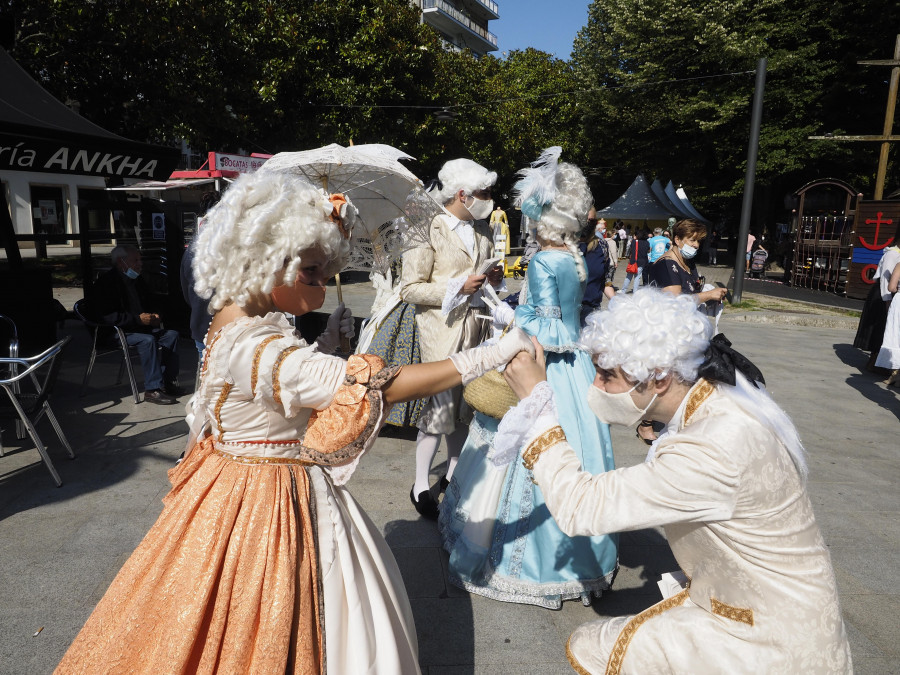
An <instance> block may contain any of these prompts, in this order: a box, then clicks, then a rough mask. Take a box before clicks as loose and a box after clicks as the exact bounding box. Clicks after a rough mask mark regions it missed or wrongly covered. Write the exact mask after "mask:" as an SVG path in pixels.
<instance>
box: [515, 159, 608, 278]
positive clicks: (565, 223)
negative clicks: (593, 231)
mask: <svg viewBox="0 0 900 675" xmlns="http://www.w3.org/2000/svg"><path fill="white" fill-rule="evenodd" d="M561 153H562V148H560V147H559V146H554V147H552V148H547V149H546V150H544V152H543V153H541V156H540V157H539V158H538V159H537V161H535V162H534V163H533V164H532V165H531V167H529V168H526V169H523V170H521V171H520V172H519V175H520V176H522V179H521V180H520V181H519V182H517V183H516V184H515V186H514V187H513V190H514V192H515V193H516V198H515V204H516V206H518V207H520V208H521V209H522V212H523V213H525V214H526V215H527V216H528V217H529V218H531V219H532V220H534V221H536V222H537V234H538V236H539V237H540V238H541V239H543V240H544V241H547V242H550V243H553V244H565V246H566V247H567V248H568V249H569V250H570V251H571V252H572V255H573V256H574V258H575V265H576V267H577V270H578V278H579V279H580V280H581V281H584V280H585V279H587V269H586V268H585V265H584V259H583V258H582V256H581V253H580V252H579V250H578V238H579V235H580V234H581V231H582V230H583V229H584V228H585V226H586V225H587V220H588V212H589V211H590V210H591V207H592V206H593V204H594V196H593V195H592V194H591V189H590V187H589V186H588V182H587V179H586V178H585V177H584V174H583V173H582V172H581V169H579V168H578V167H577V166H575V165H574V164H569V163H568V162H560V161H559V157H560V154H561Z"/></svg>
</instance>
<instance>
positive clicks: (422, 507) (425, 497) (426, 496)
mask: <svg viewBox="0 0 900 675" xmlns="http://www.w3.org/2000/svg"><path fill="white" fill-rule="evenodd" d="M409 501H411V502H412V504H413V506H415V507H416V511H418V512H419V515H420V516H422V517H423V518H427V519H428V520H437V519H438V503H437V502H436V501H435V499H434V497H433V496H432V495H431V490H423V491H422V492H420V493H419V498H418V499H416V497H415V495H414V494H413V491H412V489H410V491H409Z"/></svg>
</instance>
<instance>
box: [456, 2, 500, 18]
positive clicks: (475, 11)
mask: <svg viewBox="0 0 900 675" xmlns="http://www.w3.org/2000/svg"><path fill="white" fill-rule="evenodd" d="M463 4H464V5H465V6H466V8H467V9H468V10H469V11H470V13H471V14H472V16H475V17H477V18H479V19H486V20H488V21H493V20H495V19H499V18H500V8H499V7H498V6H497V3H496V2H494V0H463Z"/></svg>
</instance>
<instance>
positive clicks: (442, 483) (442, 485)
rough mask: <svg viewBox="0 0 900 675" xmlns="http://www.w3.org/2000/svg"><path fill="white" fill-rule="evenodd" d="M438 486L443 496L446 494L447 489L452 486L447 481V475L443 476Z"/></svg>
mask: <svg viewBox="0 0 900 675" xmlns="http://www.w3.org/2000/svg"><path fill="white" fill-rule="evenodd" d="M438 486H439V487H438V490H439V491H440V493H441V494H444V492H446V491H447V488H448V487H449V486H450V481H449V480H447V474H444V475H443V476H441V479H440V480H439V481H438ZM432 489H433V488H432Z"/></svg>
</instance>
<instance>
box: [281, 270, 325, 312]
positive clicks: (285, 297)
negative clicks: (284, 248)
mask: <svg viewBox="0 0 900 675" xmlns="http://www.w3.org/2000/svg"><path fill="white" fill-rule="evenodd" d="M272 302H274V303H275V307H277V308H278V309H280V310H281V311H282V312H287V313H288V314H293V315H294V316H302V315H303V314H306V313H307V312H313V311H315V310H317V309H319V307H321V306H322V305H323V304H324V302H325V287H324V286H310V285H309V284H304V283H302V282H301V281H300V278H299V277H297V281H295V282H294V285H293V286H276V287H275V288H273V289H272Z"/></svg>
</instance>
